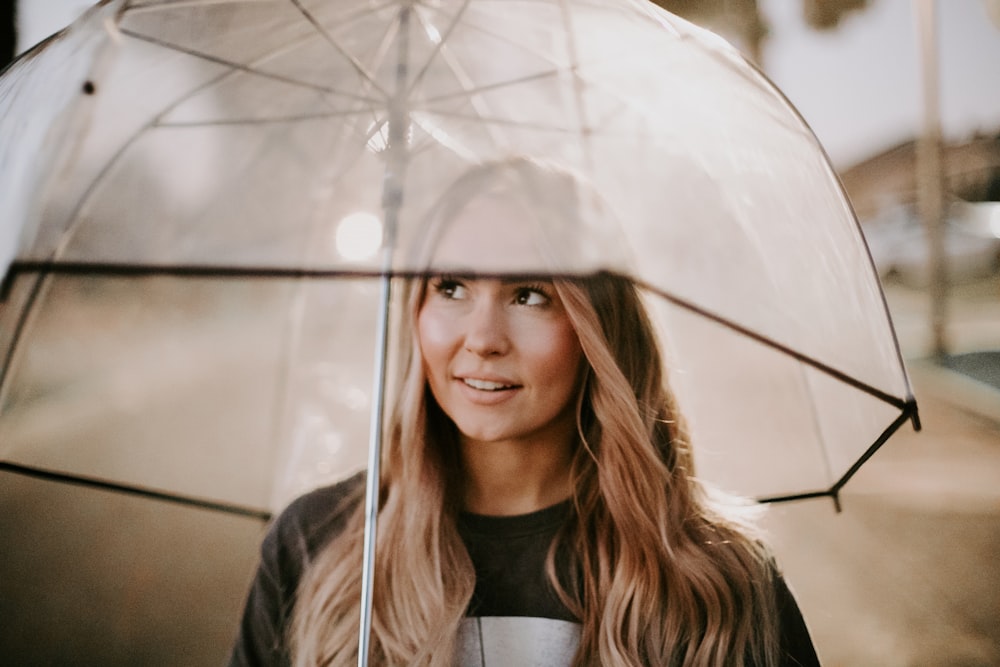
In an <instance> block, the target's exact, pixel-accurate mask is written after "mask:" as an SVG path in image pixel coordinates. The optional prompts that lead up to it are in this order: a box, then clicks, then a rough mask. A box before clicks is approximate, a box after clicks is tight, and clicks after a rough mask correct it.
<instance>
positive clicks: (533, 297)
mask: <svg viewBox="0 0 1000 667" xmlns="http://www.w3.org/2000/svg"><path fill="white" fill-rule="evenodd" d="M514 300H515V302H516V303H517V304H518V305H521V306H544V305H547V304H548V303H549V301H550V299H549V295H548V294H546V293H545V291H544V290H543V289H542V288H540V287H521V288H519V289H518V290H517V293H516V296H515V298H514Z"/></svg>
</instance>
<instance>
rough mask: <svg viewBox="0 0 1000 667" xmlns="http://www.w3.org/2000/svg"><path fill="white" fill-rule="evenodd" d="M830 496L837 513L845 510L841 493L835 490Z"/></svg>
mask: <svg viewBox="0 0 1000 667" xmlns="http://www.w3.org/2000/svg"><path fill="white" fill-rule="evenodd" d="M830 498H831V499H832V500H833V509H834V510H836V512H837V514H840V513H841V512H842V511H844V508H843V507H841V506H840V493H839V492H838V491H834V492H833V493H832V494H830Z"/></svg>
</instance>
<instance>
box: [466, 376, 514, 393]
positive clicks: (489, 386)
mask: <svg viewBox="0 0 1000 667" xmlns="http://www.w3.org/2000/svg"><path fill="white" fill-rule="evenodd" d="M462 382H464V383H465V384H467V385H469V386H470V387H472V388H473V389H481V390H483V391H498V390H500V389H509V388H510V387H511V385H509V384H500V383H499V382H490V381H489V380H473V379H470V378H463V379H462Z"/></svg>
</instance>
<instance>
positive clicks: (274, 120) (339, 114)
mask: <svg viewBox="0 0 1000 667" xmlns="http://www.w3.org/2000/svg"><path fill="white" fill-rule="evenodd" d="M369 111H370V110H369V109H356V110H352V111H330V112H327V113H319V112H317V113H304V114H299V115H294V116H274V117H271V118H228V119H224V120H209V121H175V122H167V123H157V124H156V127H222V126H227V125H238V126H246V125H280V124H282V123H295V122H298V121H304V120H324V119H331V118H350V117H351V116H363V115H366V114H367V113H369Z"/></svg>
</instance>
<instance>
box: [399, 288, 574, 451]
mask: <svg viewBox="0 0 1000 667" xmlns="http://www.w3.org/2000/svg"><path fill="white" fill-rule="evenodd" d="M417 335H418V338H419V344H420V351H421V353H422V356H423V362H424V371H425V374H426V376H427V381H428V384H429V386H430V389H431V392H432V393H433V394H434V398H435V399H436V400H437V402H438V404H439V405H440V406H441V409H442V410H444V412H445V414H447V415H448V417H450V418H451V420H452V421H453V422H454V423H455V425H456V426H457V427H458V430H459V432H460V433H461V434H462V437H463V439H464V441H465V442H467V443H469V442H501V441H505V442H522V443H528V444H532V443H558V444H565V443H567V442H569V441H570V439H571V438H572V437H573V433H574V432H575V429H576V426H575V423H576V422H575V410H574V407H575V398H576V394H577V391H578V381H579V377H580V373H579V371H580V365H581V362H582V358H583V355H582V352H581V350H580V343H579V340H578V338H577V335H576V332H575V331H574V330H573V327H572V325H571V324H570V321H569V318H568V316H567V315H566V311H565V308H564V307H563V304H562V302H561V301H560V300H559V297H558V295H557V294H556V292H555V290H554V288H553V286H552V284H551V283H550V282H547V281H540V282H534V281H523V280H510V281H508V280H498V279H464V278H459V277H447V276H442V277H436V278H434V279H432V280H430V281H429V282H428V284H427V291H426V295H425V297H424V301H423V303H422V305H421V307H420V311H419V313H418V315H417Z"/></svg>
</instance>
